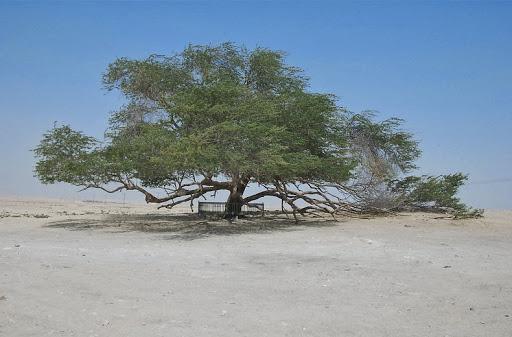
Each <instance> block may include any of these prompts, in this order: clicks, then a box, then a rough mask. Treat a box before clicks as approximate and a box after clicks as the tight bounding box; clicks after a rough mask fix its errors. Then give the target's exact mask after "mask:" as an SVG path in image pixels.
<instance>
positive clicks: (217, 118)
mask: <svg viewBox="0 0 512 337" xmlns="http://www.w3.org/2000/svg"><path fill="white" fill-rule="evenodd" d="M103 83H104V86H105V88H106V89H107V90H109V91H112V90H119V91H120V92H121V93H122V94H123V95H124V96H125V97H126V104H125V105H124V106H122V107H121V108H120V109H119V111H116V112H114V113H113V114H112V115H111V118H110V123H109V127H108V129H107V132H106V134H105V139H104V140H102V141H99V140H97V139H94V138H91V137H88V136H86V135H84V134H83V133H81V132H78V131H74V130H73V129H71V128H70V127H69V126H67V125H64V126H55V127H54V129H52V130H50V131H49V132H48V133H46V134H45V135H44V137H43V139H42V141H41V143H40V144H39V146H38V147H37V148H36V149H35V154H36V157H37V158H38V161H37V164H36V168H35V173H36V176H37V177H38V178H39V179H40V180H41V181H42V182H43V183H54V182H66V183H70V184H73V185H76V186H82V187H83V188H84V189H87V188H99V189H102V190H104V191H106V192H109V193H114V192H116V191H121V190H136V191H139V192H141V193H143V194H144V195H145V199H146V202H148V203H159V204H161V205H160V207H167V208H171V207H173V206H175V205H178V204H181V203H184V202H190V203H191V205H192V202H193V201H194V200H195V199H197V198H200V197H204V196H205V195H207V194H209V193H216V192H217V191H221V190H224V191H227V192H228V193H229V196H228V199H227V204H226V205H227V206H226V208H227V214H226V215H227V216H228V217H234V216H237V215H238V214H239V213H240V208H241V206H242V205H243V204H246V203H249V202H252V201H255V200H258V199H260V198H262V197H269V196H270V197H275V198H278V199H280V200H281V203H282V205H283V210H288V211H291V212H292V213H293V215H294V216H295V217H296V216H297V214H303V215H305V214H308V213H310V214H316V213H329V214H338V213H343V212H363V211H368V210H371V209H372V207H371V206H369V204H368V203H367V202H366V201H367V200H366V199H367V197H366V194H365V192H367V191H368V189H370V188H372V187H375V186H382V185H383V183H384V182H386V181H389V180H390V179H394V178H396V177H397V176H399V175H400V174H403V173H406V172H408V171H409V170H411V169H413V168H414V167H415V166H414V161H415V159H416V158H417V157H418V156H419V154H420V151H419V149H418V146H417V142H416V141H415V140H414V139H413V138H412V135H411V134H409V133H407V132H404V131H402V130H401V129H400V125H401V120H399V119H395V118H392V119H388V120H385V121H381V122H375V121H373V119H374V118H373V117H374V116H373V115H372V114H371V113H362V114H354V113H351V112H350V111H348V110H346V109H345V108H343V107H341V106H340V105H339V104H338V100H337V98H336V97H335V96H334V95H331V94H325V93H315V92H311V91H309V89H308V79H307V78H306V77H305V76H304V74H303V72H302V70H301V69H299V68H297V67H293V66H289V65H287V64H286V63H285V55H284V53H283V52H280V51H274V50H270V49H265V48H256V49H253V50H248V49H246V48H245V47H243V46H238V45H235V44H232V43H224V44H221V45H218V46H189V47H187V48H186V49H185V50H184V51H183V52H181V53H177V54H175V55H172V56H160V55H152V56H150V57H148V58H147V59H144V60H130V59H126V58H120V59H117V60H116V61H114V62H113V63H112V64H110V65H109V67H108V69H107V71H106V72H105V74H104V75H103ZM249 184H256V185H257V186H259V190H258V192H256V193H254V194H252V195H246V194H245V191H246V188H247V186H248V185H249ZM158 189H160V190H162V191H163V192H164V193H163V194H162V195H159V194H157V192H155V191H156V190H158Z"/></svg>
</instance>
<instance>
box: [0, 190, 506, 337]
mask: <svg viewBox="0 0 512 337" xmlns="http://www.w3.org/2000/svg"><path fill="white" fill-rule="evenodd" d="M434 217H435V216H433V215H430V214H414V215H401V216H396V217H392V218H376V219H351V220H346V221H341V222H338V223H328V222H323V223H307V224H302V225H300V226H296V225H294V224H293V223H291V222H288V221H285V220H279V219H268V220H266V221H241V222H239V223H238V224H236V225H230V224H229V223H224V222H204V221H203V220H201V219H198V218H195V217H190V216H184V215H172V214H169V212H168V211H159V212H157V211H156V210H155V209H154V208H152V207H147V206H144V205H138V206H132V205H122V204H106V203H104V204H103V203H87V202H63V201H48V200H47V201H41V200H39V201H37V200H32V201H29V200H6V199H1V200H0V336H6V337H11V336H38V337H40V336H87V337H88V336H108V337H115V336H137V337H140V336H145V337H147V336H178V337H179V336H191V337H192V336H193V337H199V336H258V337H262V336H294V337H296V336H390V337H399V336H404V337H405V336H407V337H413V336H442V337H444V336H460V337H470V336H475V337H476V336H478V337H487V336H492V337H500V336H503V337H510V336H512V212H511V211H503V212H488V213H487V216H486V217H485V218H484V219H478V220H465V221H453V220H447V219H435V218H434Z"/></svg>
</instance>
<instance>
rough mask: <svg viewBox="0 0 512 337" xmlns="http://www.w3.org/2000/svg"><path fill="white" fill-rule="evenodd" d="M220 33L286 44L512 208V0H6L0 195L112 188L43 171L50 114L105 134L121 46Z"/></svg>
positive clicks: (487, 201) (425, 166)
mask: <svg viewBox="0 0 512 337" xmlns="http://www.w3.org/2000/svg"><path fill="white" fill-rule="evenodd" d="M223 41H234V42H238V43H243V44H245V45H246V46H248V47H255V46H264V47H269V48H273V49H281V50H284V51H286V52H288V54H289V57H288V61H289V63H291V64H294V65H297V66H300V67H302V68H303V69H304V70H305V72H306V74H307V75H308V76H310V77H311V89H312V90H314V91H319V92H329V93H334V94H336V95H337V96H338V97H339V98H340V101H341V103H342V104H343V105H344V106H346V107H348V108H349V109H351V110H353V111H360V110H366V109H372V110H378V111H380V116H381V117H382V118H385V117H390V116H397V117H401V118H404V119H405V120H406V124H405V125H406V128H407V129H409V130H411V131H412V132H414V133H415V135H416V137H417V138H418V139H419V140H420V141H421V147H422V149H423V156H422V158H421V160H420V161H419V165H420V169H419V170H418V172H417V173H419V174H444V173H449V172H454V171H461V172H464V173H468V174H469V175H470V182H469V185H467V187H465V188H464V190H463V191H462V193H461V197H462V198H463V200H464V201H467V202H468V203H470V204H472V205H474V206H477V207H486V208H512V172H511V166H512V2H488V1H485V2H483V1H482V2H474V1H472V2H448V1H436V2H414V1H407V2H399V1H391V2H384V1H379V2H343V1H337V2H334V1H333V2H329V1H265V2H264V1H233V2H228V1H215V2H213V1H211V2H207V1H182V2H177V1H167V2H150V1H145V2H126V3H121V2H46V1H37V2H8V1H0V115H1V124H0V158H2V164H1V165H0V195H1V196H18V197H30V196H37V197H42V196H50V197H63V198H72V199H84V198H85V199H87V198H95V199H106V198H109V197H111V196H105V195H102V194H101V193H100V192H88V193H85V194H77V193H76V190H77V188H72V187H69V186H65V185H56V186H42V185H40V184H39V183H38V182H37V181H36V180H35V178H33V177H32V175H33V174H32V169H33V165H34V159H33V157H32V153H31V152H30V151H29V150H30V149H31V148H33V147H34V146H36V145H37V143H38V141H39V139H40V137H41V134H42V133H43V132H44V131H45V130H47V129H49V128H51V127H52V125H53V122H54V121H58V122H62V123H68V124H71V125H72V126H73V127H74V128H76V129H80V130H82V131H85V132H86V133H88V134H92V135H95V136H101V135H102V134H103V131H104V129H105V126H106V121H107V118H108V114H109V112H111V111H112V110H115V109H116V108H117V107H118V106H119V105H120V104H121V103H122V98H121V96H120V95H119V94H118V93H107V92H106V91H104V90H103V89H102V88H101V83H100V79H101V74H102V73H103V71H104V70H105V68H106V66H107V65H108V64H109V63H110V62H112V61H113V60H115V59H116V58H117V57H123V56H126V57H129V58H142V57H145V56H147V55H149V54H152V53H157V54H169V53H173V52H175V51H180V50H181V49H183V47H185V46H186V45H187V44H188V43H193V44H207V43H218V42H223ZM118 197H119V196H118ZM130 198H134V199H133V200H139V199H137V198H139V197H138V196H130Z"/></svg>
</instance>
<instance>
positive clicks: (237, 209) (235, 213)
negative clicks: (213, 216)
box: [224, 182, 247, 219]
mask: <svg viewBox="0 0 512 337" xmlns="http://www.w3.org/2000/svg"><path fill="white" fill-rule="evenodd" d="M246 186H247V184H246V183H243V182H237V183H234V184H233V187H232V188H231V191H230V193H229V196H228V200H227V201H226V211H225V214H224V218H226V219H235V218H237V217H239V216H240V214H241V213H242V205H243V203H244V198H243V194H244V191H245V187H246Z"/></svg>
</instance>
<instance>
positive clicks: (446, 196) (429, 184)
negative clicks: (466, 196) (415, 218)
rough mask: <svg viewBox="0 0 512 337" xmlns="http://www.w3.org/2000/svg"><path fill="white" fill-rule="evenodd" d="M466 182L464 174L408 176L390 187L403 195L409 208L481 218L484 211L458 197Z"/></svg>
mask: <svg viewBox="0 0 512 337" xmlns="http://www.w3.org/2000/svg"><path fill="white" fill-rule="evenodd" d="M466 180H467V175H464V174H462V173H455V174H448V175H442V176H437V177H433V176H422V177H416V176H408V177H405V178H404V179H402V180H395V181H392V182H391V184H390V186H391V190H392V191H393V192H395V193H399V194H400V195H401V197H402V198H403V202H404V204H405V205H408V206H413V207H420V208H432V209H444V210H446V211H449V212H451V213H453V214H454V216H455V217H458V218H465V217H478V216H481V215H482V213H483V211H482V210H478V209H472V208H470V207H468V206H466V205H465V204H463V203H462V202H461V201H460V200H459V198H457V196H456V194H457V192H458V190H459V188H460V187H461V186H462V185H464V182H465V181H466Z"/></svg>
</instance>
